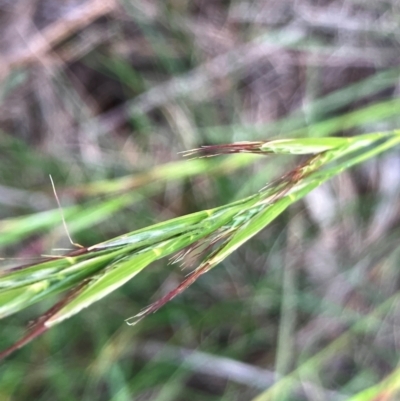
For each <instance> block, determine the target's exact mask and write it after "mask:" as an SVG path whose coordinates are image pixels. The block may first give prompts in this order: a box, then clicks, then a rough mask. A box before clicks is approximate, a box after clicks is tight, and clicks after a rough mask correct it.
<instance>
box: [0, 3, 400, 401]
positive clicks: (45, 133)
mask: <svg viewBox="0 0 400 401" xmlns="http://www.w3.org/2000/svg"><path fill="white" fill-rule="evenodd" d="M6 3H7V2H4V4H5V5H1V8H0V18H1V21H2V24H1V30H2V34H3V37H4V40H3V41H2V42H1V43H0V45H1V46H0V52H1V56H2V60H3V61H2V66H0V75H1V77H2V82H1V85H0V129H1V132H0V203H1V208H0V218H1V220H0V252H1V254H0V256H2V257H4V258H5V259H4V260H2V261H1V267H0V268H6V267H10V266H15V265H19V264H21V263H26V262H29V261H32V260H34V258H36V257H39V256H40V255H44V254H60V253H62V252H64V251H62V250H60V248H61V249H65V248H71V245H70V244H69V242H68V238H67V236H66V234H65V231H64V228H63V226H62V222H61V217H60V213H59V211H58V210H57V204H56V200H55V199H54V195H53V193H52V189H51V185H50V181H49V175H51V176H52V177H53V179H54V181H55V184H56V189H57V193H58V195H59V197H60V200H61V204H62V206H63V210H64V214H65V218H66V221H67V224H68V227H69V230H70V232H71V234H72V236H73V240H74V241H75V242H77V243H80V244H82V245H85V246H90V245H92V244H95V243H98V242H101V241H105V240H107V239H109V238H112V237H114V236H116V235H120V234H123V233H126V232H129V231H132V230H134V229H138V228H141V227H145V226H147V225H150V224H153V223H157V222H160V221H164V220H167V219H170V218H173V217H176V216H181V215H185V214H187V213H191V212H195V211H199V210H203V209H206V208H212V207H216V206H219V205H223V204H226V203H228V202H231V201H233V200H236V199H239V198H241V197H244V196H246V195H250V194H252V193H255V192H257V191H258V190H259V189H260V188H262V187H263V186H264V185H265V184H266V183H268V182H270V181H271V180H273V179H276V178H279V177H281V176H282V175H283V174H284V173H285V172H287V171H289V170H290V169H292V168H293V167H294V166H296V164H298V163H299V162H300V161H301V160H302V159H301V158H296V157H295V158H293V157H288V156H285V157H279V158H276V157H263V156H249V155H239V156H249V157H239V156H238V155H232V156H223V157H221V158H206V159H198V160H193V161H183V160H182V158H181V157H180V155H179V152H181V151H184V150H187V149H191V148H195V147H199V146H201V145H204V144H210V143H229V142H233V141H250V140H257V139H269V138H272V137H273V138H276V137H280V138H287V137H299V136H308V137H322V136H328V135H339V136H340V135H349V136H351V135H354V134H360V133H364V132H372V131H378V130H391V129H396V128H399V127H400V118H399V113H398V110H399V106H400V104H399V100H398V99H397V95H398V93H399V92H398V91H399V87H398V79H399V69H398V67H397V66H398V51H397V49H398V37H399V32H398V28H397V24H395V22H396V21H397V20H398V17H399V9H398V6H397V4H396V2H395V1H386V2H372V1H370V2H368V1H367V2H364V3H363V4H361V2H356V1H354V2H351V4H347V5H346V7H344V6H343V4H344V3H343V2H341V1H331V2H322V1H320V2H311V1H307V0H302V1H300V2H296V5H295V6H294V5H293V4H292V2H269V1H257V2H246V1H226V2H207V1H200V0H196V1H192V2H188V1H185V0H175V1H173V0H171V1H167V2H147V1H146V2H138V1H134V0H124V1H120V2H113V1H110V2H109V8H107V7H106V6H105V4H106V3H107V2H102V1H97V0H86V1H71V2H68V6H67V5H64V6H62V5H61V4H59V3H57V2H54V1H51V0H47V1H40V2H37V3H34V4H33V3H32V4H33V5H31V6H30V8H29V10H28V11H27V12H24V13H21V12H17V11H18V10H19V8H18V7H23V3H24V2H23V1H22V0H18V1H16V2H15V4H11V3H9V2H8V3H7V4H6ZM278 3H279V4H278ZM314 3H315V4H314ZM281 5H282V6H281ZM342 6H343V7H342ZM340 10H341V11H340ZM24 18H25V19H24ZM26 21H29V22H30V24H27V22H26ZM71 21H72V22H71ZM16 32H18V33H19V34H18V35H17V34H16ZM38 38H42V39H44V41H45V42H46V43H47V44H48V46H41V45H40V41H39V42H38V40H39V39H38ZM35 40H36V41H37V42H35ZM37 43H39V45H37ZM35 52H36V54H35ZM32 54H33V56H32ZM399 173H400V160H399V151H398V149H396V150H394V151H392V152H388V153H387V154H385V155H383V156H381V157H379V158H377V159H376V160H371V161H369V162H367V163H365V164H364V165H362V166H359V167H357V168H355V169H352V170H351V171H348V172H345V173H343V174H342V175H341V176H340V177H339V178H337V179H335V180H333V181H332V182H330V183H329V184H327V185H324V186H323V187H321V188H319V189H318V190H316V191H314V192H313V193H312V194H310V195H309V196H308V197H306V198H305V200H304V201H301V202H299V203H298V204H297V205H295V206H294V207H292V208H291V209H290V210H289V211H288V212H286V213H284V214H283V215H282V216H281V217H279V218H278V219H277V220H276V221H275V222H274V223H273V224H272V225H271V226H270V227H269V228H268V229H266V230H264V231H263V232H261V233H259V234H258V235H257V236H256V237H255V238H253V239H252V240H251V241H249V242H248V243H247V244H245V246H243V247H241V248H239V249H238V250H237V251H236V253H234V254H233V255H231V256H230V257H229V258H228V259H227V260H226V261H224V262H223V263H222V264H221V265H220V266H219V267H218V268H217V269H215V270H213V271H212V272H210V273H209V274H206V275H204V276H202V277H201V279H200V280H198V282H196V283H195V284H194V285H193V286H192V287H191V288H190V289H189V290H188V291H186V292H184V293H183V294H182V295H180V296H179V297H177V298H175V299H174V300H173V301H172V302H170V303H169V304H167V305H166V306H165V307H164V308H162V309H161V310H160V311H158V312H157V313H156V314H154V315H151V316H149V317H148V318H146V319H145V320H143V321H142V322H141V323H140V324H138V325H136V326H134V327H128V326H127V325H126V324H125V323H124V319H126V318H128V317H129V316H132V315H134V314H135V313H137V312H139V311H140V310H141V308H143V307H144V306H146V305H147V304H148V303H149V302H151V301H152V300H155V299H157V298H158V297H159V296H161V295H163V294H165V293H166V292H168V291H169V290H170V289H171V288H173V287H174V286H176V285H177V284H178V283H179V282H180V281H181V280H182V279H183V278H184V276H185V275H186V274H187V271H185V270H181V269H180V268H179V266H175V265H168V260H164V261H158V262H156V263H154V264H153V265H152V266H150V267H149V268H147V269H146V270H145V271H144V272H142V273H141V274H139V275H138V276H136V277H135V279H134V280H132V281H131V282H129V283H127V284H126V285H125V286H124V287H122V288H121V289H119V290H118V291H116V292H114V293H112V294H111V295H109V296H108V297H107V298H106V299H104V300H102V301H100V302H98V303H96V304H94V305H93V306H91V307H90V308H89V309H87V310H84V311H82V312H81V313H80V314H78V315H77V316H75V317H73V318H72V319H70V320H68V321H66V322H64V323H63V324H61V325H59V326H57V327H55V328H54V329H52V330H51V331H49V332H48V333H46V334H45V335H43V336H42V337H40V338H39V339H37V340H35V341H34V342H32V343H31V344H30V345H28V346H26V347H25V348H23V349H21V350H20V351H18V352H16V353H15V354H13V355H12V356H11V357H9V358H8V359H7V360H5V361H4V362H2V363H1V365H0V399H1V400H2V399H4V400H28V399H29V400H30V399H32V398H35V399H37V400H50V399H57V400H64V399H65V400H75V399H82V400H93V399H96V400H103V399H104V400H115V401H123V400H159V401H167V400H173V401H179V400H188V399H190V400H192V401H196V400H201V401H204V400H238V401H242V400H252V399H255V400H274V401H277V400H279V401H281V400H282V401H295V400H296V401H297V400H318V399H323V400H347V399H349V400H352V401H353V400H354V401H355V400H357V401H366V400H369V401H372V400H375V401H376V400H378V399H379V400H380V399H385V400H396V399H397V398H396V397H398V390H397V388H398V387H399V384H400V382H399V378H398V357H399V353H398V349H399V344H398V338H397V337H398V336H397V326H398V319H399V315H398V314H397V312H399V311H398V305H399V302H398V293H399V291H398V289H399V272H398V266H399V256H400V255H399V244H398V242H399V241H398V238H399V221H400V220H399V209H398V196H399V184H400V177H399ZM52 301H54V300H48V301H45V302H43V303H41V304H39V305H34V306H31V307H30V308H28V309H26V310H23V311H22V312H20V313H19V314H18V315H16V316H12V317H9V318H6V319H4V320H2V325H1V326H0V349H3V348H5V347H6V346H8V345H10V344H11V343H13V342H14V341H16V339H17V338H19V337H20V336H21V334H22V333H23V331H24V328H25V326H26V324H27V323H28V322H29V321H31V320H32V319H34V318H35V317H37V316H39V315H40V313H43V312H44V311H45V310H47V309H48V308H49V307H50V306H51V304H52ZM379 397H380V398H379ZM384 397H386V398H384Z"/></svg>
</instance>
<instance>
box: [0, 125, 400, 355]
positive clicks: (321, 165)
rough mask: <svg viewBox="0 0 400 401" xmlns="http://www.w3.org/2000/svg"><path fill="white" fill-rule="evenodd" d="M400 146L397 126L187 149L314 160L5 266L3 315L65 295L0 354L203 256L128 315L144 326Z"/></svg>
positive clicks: (0, 274) (0, 281)
mask: <svg viewBox="0 0 400 401" xmlns="http://www.w3.org/2000/svg"><path fill="white" fill-rule="evenodd" d="M399 143H400V131H393V132H385V133H372V134H366V135H360V136H355V137H351V138H338V137H337V138H333V137H331V138H316V139H312V138H303V139H301V138H300V139H279V140H270V141H264V142H262V141H258V142H238V143H233V144H222V145H212V146H205V147H202V148H199V149H194V150H191V151H187V152H184V155H185V156H191V157H211V156H217V155H221V154H232V153H256V154H266V155H270V156H271V157H278V156H277V155H279V154H292V155H308V158H306V160H305V161H303V162H302V163H300V164H299V165H298V166H297V167H296V168H295V169H293V170H292V171H289V172H288V173H286V174H285V175H283V176H282V177H280V178H278V179H276V180H275V181H273V182H271V183H270V184H268V185H266V186H265V187H264V188H263V189H261V190H260V191H259V192H258V193H256V194H254V195H252V196H249V197H247V198H244V199H241V200H239V201H236V202H233V203H230V204H227V205H224V206H220V207H217V208H215V209H210V210H204V211H200V212H197V213H193V214H190V215H187V216H182V217H178V218H175V219H172V220H169V221H165V222H162V223H159V224H155V225H152V226H150V227H146V228H144V229H141V230H137V231H134V232H131V233H128V234H125V235H122V236H120V237H117V238H114V239H111V240H109V241H106V242H103V243H100V244H97V245H93V246H90V247H87V248H83V249H78V250H76V251H73V252H70V253H69V254H66V255H64V256H63V257H57V258H51V257H50V258H46V259H45V260H41V261H40V262H38V263H34V264H31V265H24V266H19V267H16V268H12V269H8V270H2V271H0V318H4V317H6V316H9V315H12V314H14V313H17V312H18V311H20V310H22V309H24V308H26V307H28V306H29V305H32V304H34V303H36V302H39V301H41V300H43V299H46V298H48V297H50V296H52V295H54V294H57V293H61V294H63V295H62V297H61V299H60V301H59V302H57V303H56V304H55V305H54V306H53V307H52V308H51V309H50V310H48V311H47V312H46V313H45V314H43V315H42V316H41V317H39V318H38V319H37V320H36V322H34V324H31V325H30V327H29V328H28V329H27V332H26V334H25V335H24V336H23V337H22V338H21V340H19V341H17V342H15V343H14V344H13V345H12V346H10V347H9V348H7V349H6V350H4V351H3V352H1V353H0V358H4V357H6V356H7V355H9V354H10V353H12V352H13V351H15V350H16V349H18V348H20V347H22V346H23V345H25V344H26V343H28V342H30V341H31V340H32V339H34V338H35V337H37V336H39V335H40V334H42V333H44V332H45V331H47V330H48V329H49V328H51V327H52V326H54V325H56V324H58V323H60V322H62V321H63V320H65V319H67V318H69V317H71V316H73V315H75V314H76V313H78V312H79V311H81V310H82V309H84V308H86V307H88V306H89V305H91V304H92V303H94V302H96V301H98V300H100V299H102V298H103V297H105V296H106V295H108V294H109V293H111V292H112V291H114V290H116V289H117V288H118V287H120V286H121V285H123V284H124V283H126V282H127V281H129V280H131V279H132V278H133V277H134V276H135V275H136V274H138V273H139V272H140V271H142V270H143V269H144V268H145V267H146V266H148V265H149V264H150V263H152V262H154V261H156V260H158V259H161V258H165V257H167V256H172V255H175V256H174V257H173V258H172V261H173V262H174V263H175V262H184V261H185V260H186V259H188V258H190V256H191V255H194V254H201V255H202V262H201V263H200V265H199V266H198V267H197V268H196V269H194V270H193V271H192V273H191V274H189V275H188V276H187V278H186V279H185V280H184V281H183V282H182V283H181V284H180V285H179V286H177V287H176V288H175V289H173V290H172V291H170V292H169V293H168V294H167V295H165V296H164V297H162V298H161V299H159V300H158V301H156V302H154V303H153V304H151V305H149V306H148V307H147V308H145V309H143V310H142V311H141V312H140V313H138V314H137V315H135V316H133V317H132V318H129V319H128V320H127V323H128V324H131V325H132V324H135V323H137V322H138V321H139V320H141V319H143V318H144V317H145V316H147V315H148V314H150V313H153V312H156V311H157V310H158V309H159V308H160V307H162V306H163V305H164V304H165V303H167V302H168V301H170V300H171V299H173V298H174V297H175V296H177V295H178V294H180V293H181V292H182V291H184V290H185V289H186V288H188V287H189V286H190V285H191V284H192V283H193V282H194V281H196V280H197V279H198V278H199V277H200V276H201V275H202V274H204V273H206V272H208V271H209V270H211V269H212V268H213V267H215V266H216V265H217V264H219V263H220V262H221V261H223V260H224V259H225V258H226V257H227V256H229V255H230V254H231V253H232V252H234V251H235V250H236V249H237V248H238V247H240V246H241V245H243V244H244V243H245V242H246V241H248V240H249V239H250V238H251V237H253V236H254V235H255V234H257V233H258V232H259V231H260V230H262V229H263V228H264V227H266V226H267V225H268V224H269V223H270V222H271V221H273V220H274V219H275V218H276V217H277V216H278V215H280V214H281V213H282V212H283V211H284V210H285V209H286V208H287V207H289V206H290V205H291V204H292V203H294V202H296V201H298V200H300V199H301V198H302V197H304V196H305V195H307V194H308V193H309V192H310V191H312V190H313V189H314V188H316V187H318V186H319V185H321V184H323V183H324V182H326V181H327V180H329V179H330V178H332V177H334V176H336V175H337V174H339V173H340V172H342V171H343V170H345V169H347V168H350V167H352V166H354V165H355V164H358V163H361V162H363V161H365V160H367V159H369V158H371V157H373V156H376V155H377V154H379V153H381V152H383V151H385V150H387V149H389V148H391V147H393V146H395V145H397V144H399Z"/></svg>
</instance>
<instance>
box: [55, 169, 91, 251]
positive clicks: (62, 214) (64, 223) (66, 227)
mask: <svg viewBox="0 0 400 401" xmlns="http://www.w3.org/2000/svg"><path fill="white" fill-rule="evenodd" d="M49 178H50V182H51V186H52V188H53V193H54V197H55V198H56V202H57V205H58V210H59V211H60V214H61V219H62V222H63V226H64V230H65V233H66V234H67V237H68V240H69V242H70V243H71V245H73V246H76V247H77V248H80V249H82V248H84V247H83V246H82V245H80V244H78V243H76V242H74V241H72V238H71V235H70V234H69V230H68V226H67V222H66V221H65V216H64V211H63V209H62V207H61V203H60V199H59V198H58V195H57V191H56V186H55V185H54V181H53V177H52V176H51V174H49Z"/></svg>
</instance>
